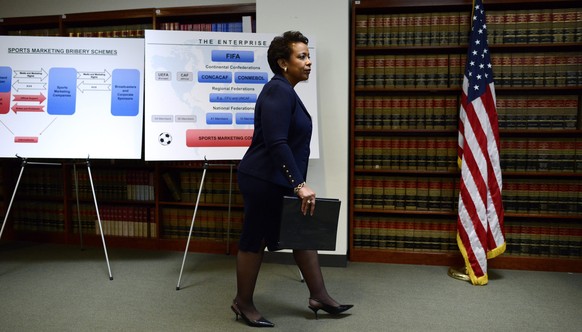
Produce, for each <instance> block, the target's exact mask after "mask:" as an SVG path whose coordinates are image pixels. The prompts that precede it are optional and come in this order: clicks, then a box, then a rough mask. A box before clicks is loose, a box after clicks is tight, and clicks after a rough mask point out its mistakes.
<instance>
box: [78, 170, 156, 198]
mask: <svg viewBox="0 0 582 332" xmlns="http://www.w3.org/2000/svg"><path fill="white" fill-rule="evenodd" d="M91 175H92V178H93V185H94V186H95V196H96V198H97V200H134V201H153V200H154V173H153V172H152V171H149V170H137V169H126V170H116V169H98V170H94V171H93V172H91ZM74 176H75V175H74V173H72V174H71V182H70V183H71V190H72V193H73V196H74V195H75V192H76V188H75V178H74ZM77 186H78V192H79V199H93V191H92V189H91V182H90V179H89V173H88V172H87V170H79V171H77Z"/></svg>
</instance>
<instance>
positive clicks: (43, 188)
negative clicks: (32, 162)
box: [18, 167, 64, 197]
mask: <svg viewBox="0 0 582 332" xmlns="http://www.w3.org/2000/svg"><path fill="white" fill-rule="evenodd" d="M18 194H19V195H24V196H51V197H63V194H64V187H63V171H62V169H61V168H59V167H48V168H37V167H31V168H30V169H27V170H26V172H25V173H23V176H22V178H21V182H20V184H19V186H18Z"/></svg>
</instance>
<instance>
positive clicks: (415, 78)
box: [354, 54, 466, 88]
mask: <svg viewBox="0 0 582 332" xmlns="http://www.w3.org/2000/svg"><path fill="white" fill-rule="evenodd" d="M465 58H466V56H465V55H460V54H426V55H425V54H422V55H416V54H413V55H410V54H408V55H391V54H377V55H357V56H356V58H355V77H354V83H355V86H356V88H448V87H459V88H460V87H461V83H462V82H463V73H464V66H465V61H464V59H465Z"/></svg>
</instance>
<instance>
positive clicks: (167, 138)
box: [158, 133, 172, 146]
mask: <svg viewBox="0 0 582 332" xmlns="http://www.w3.org/2000/svg"><path fill="white" fill-rule="evenodd" d="M158 142H160V144H161V145H163V146H166V145H170V143H172V135H170V134H168V133H161V134H160V136H158Z"/></svg>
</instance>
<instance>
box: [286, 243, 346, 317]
mask: <svg viewBox="0 0 582 332" xmlns="http://www.w3.org/2000/svg"><path fill="white" fill-rule="evenodd" d="M293 258H295V262H296V263H297V266H298V267H299V270H301V273H302V274H303V278H304V279H305V283H306V284H307V288H308V289H309V298H310V299H316V300H318V301H319V302H321V303H324V304H327V305H330V306H333V307H336V306H338V305H339V303H337V302H336V301H335V300H334V299H332V298H331V296H329V294H328V293H327V289H326V288H325V283H324V281H323V274H322V273H321V266H320V265H319V256H318V254H317V251H315V250H294V251H293ZM309 302H310V305H313V306H317V305H318V303H317V302H314V301H313V300H310V301H309Z"/></svg>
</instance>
